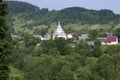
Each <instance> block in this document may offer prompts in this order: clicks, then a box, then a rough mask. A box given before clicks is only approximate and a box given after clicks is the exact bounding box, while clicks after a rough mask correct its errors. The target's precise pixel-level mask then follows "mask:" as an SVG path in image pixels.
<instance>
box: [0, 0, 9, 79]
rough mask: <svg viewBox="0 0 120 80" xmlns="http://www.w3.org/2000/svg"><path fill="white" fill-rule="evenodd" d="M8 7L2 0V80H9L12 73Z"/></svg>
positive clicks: (0, 73)
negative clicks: (8, 38)
mask: <svg viewBox="0 0 120 80" xmlns="http://www.w3.org/2000/svg"><path fill="white" fill-rule="evenodd" d="M6 9H7V4H5V3H3V2H2V0H0V80H8V79H9V73H10V69H9V58H8V55H9V53H10V52H11V49H10V45H9V42H8V40H7V37H8V32H9V28H8V25H7V23H6V21H7V20H6V18H7V12H6Z"/></svg>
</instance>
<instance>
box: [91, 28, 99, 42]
mask: <svg viewBox="0 0 120 80" xmlns="http://www.w3.org/2000/svg"><path fill="white" fill-rule="evenodd" d="M89 34H90V35H89V37H90V39H91V40H95V39H96V38H97V36H98V35H99V32H98V30H96V29H93V30H90V31H89Z"/></svg>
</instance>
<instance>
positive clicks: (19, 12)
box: [7, 1, 120, 27]
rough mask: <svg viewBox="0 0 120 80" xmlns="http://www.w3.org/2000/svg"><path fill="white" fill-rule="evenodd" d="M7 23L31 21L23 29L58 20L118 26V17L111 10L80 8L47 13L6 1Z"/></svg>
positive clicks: (27, 4)
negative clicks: (22, 20) (17, 20)
mask: <svg viewBox="0 0 120 80" xmlns="http://www.w3.org/2000/svg"><path fill="white" fill-rule="evenodd" d="M7 3H8V5H9V7H8V13H9V22H11V24H13V22H14V20H15V19H13V17H15V16H16V17H18V18H17V19H21V18H22V19H24V20H25V21H30V20H32V21H33V22H32V23H29V24H28V23H26V24H25V25H22V26H23V27H34V26H37V25H42V24H46V25H48V24H51V23H53V22H57V21H58V20H60V21H61V22H62V23H63V24H68V23H78V22H79V23H81V24H98V23H99V24H109V23H111V22H113V23H115V24H118V23H119V22H120V15H117V14H115V13H113V12H112V11H111V10H100V11H97V10H88V9H85V8H80V7H70V8H65V9H62V10H59V11H58V10H52V11H49V10H48V9H46V8H43V9H39V7H37V6H34V5H32V4H29V3H26V2H19V1H7Z"/></svg>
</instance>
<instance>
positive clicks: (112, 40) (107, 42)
mask: <svg viewBox="0 0 120 80" xmlns="http://www.w3.org/2000/svg"><path fill="white" fill-rule="evenodd" d="M116 44H118V37H116V36H113V35H108V36H107V38H106V40H105V41H104V42H102V45H116Z"/></svg>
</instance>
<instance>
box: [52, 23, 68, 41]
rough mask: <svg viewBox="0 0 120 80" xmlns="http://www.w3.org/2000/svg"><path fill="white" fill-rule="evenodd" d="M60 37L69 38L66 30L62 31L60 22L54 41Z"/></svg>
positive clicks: (54, 34)
mask: <svg viewBox="0 0 120 80" xmlns="http://www.w3.org/2000/svg"><path fill="white" fill-rule="evenodd" d="M60 37H61V38H64V39H67V36H66V34H65V32H64V30H63V29H62V26H61V25H60V22H58V25H57V29H56V30H55V32H54V33H53V40H54V39H55V38H60Z"/></svg>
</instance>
